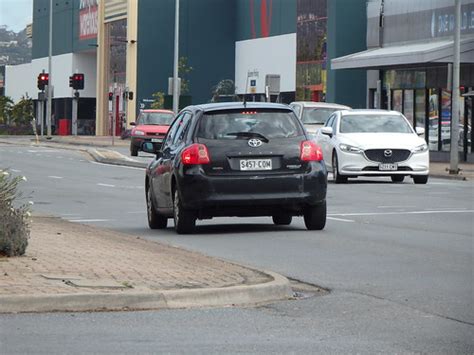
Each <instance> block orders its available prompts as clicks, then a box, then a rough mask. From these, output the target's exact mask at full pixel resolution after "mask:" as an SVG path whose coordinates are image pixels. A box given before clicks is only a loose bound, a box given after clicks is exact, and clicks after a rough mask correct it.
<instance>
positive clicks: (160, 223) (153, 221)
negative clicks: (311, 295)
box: [146, 188, 168, 229]
mask: <svg viewBox="0 0 474 355" xmlns="http://www.w3.org/2000/svg"><path fill="white" fill-rule="evenodd" d="M146 211H147V217H148V226H149V227H150V229H164V228H166V226H167V225H168V218H167V217H165V216H162V215H160V214H159V213H158V212H156V209H155V206H154V205H153V199H152V192H151V188H148V189H147V191H146Z"/></svg>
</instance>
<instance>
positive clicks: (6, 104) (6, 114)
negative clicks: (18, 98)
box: [0, 96, 13, 124]
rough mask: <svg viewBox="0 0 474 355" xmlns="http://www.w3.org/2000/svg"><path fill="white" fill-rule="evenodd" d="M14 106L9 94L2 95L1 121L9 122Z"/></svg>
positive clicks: (0, 105) (0, 102)
mask: <svg viewBox="0 0 474 355" xmlns="http://www.w3.org/2000/svg"><path fill="white" fill-rule="evenodd" d="M12 108H13V100H12V99H11V98H10V97H8V96H0V123H3V124H7V123H8V122H9V119H10V115H11V111H12Z"/></svg>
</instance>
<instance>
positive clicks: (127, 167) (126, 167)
mask: <svg viewBox="0 0 474 355" xmlns="http://www.w3.org/2000/svg"><path fill="white" fill-rule="evenodd" d="M90 163H91V164H96V165H103V166H109V167H113V168H124V169H133V170H144V169H145V168H137V167H134V166H125V165H113V164H104V163H98V162H96V161H91V162H90Z"/></svg>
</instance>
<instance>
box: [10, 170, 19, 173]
mask: <svg viewBox="0 0 474 355" xmlns="http://www.w3.org/2000/svg"><path fill="white" fill-rule="evenodd" d="M10 170H11V171H13V172H14V173H21V170H18V169H10Z"/></svg>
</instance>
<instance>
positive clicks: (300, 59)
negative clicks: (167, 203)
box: [6, 0, 367, 135]
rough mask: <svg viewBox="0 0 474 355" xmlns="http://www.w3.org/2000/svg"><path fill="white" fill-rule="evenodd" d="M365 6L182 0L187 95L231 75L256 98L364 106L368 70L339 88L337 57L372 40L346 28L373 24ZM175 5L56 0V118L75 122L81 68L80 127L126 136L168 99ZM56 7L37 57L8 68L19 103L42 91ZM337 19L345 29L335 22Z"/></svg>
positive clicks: (43, 6)
mask: <svg viewBox="0 0 474 355" xmlns="http://www.w3.org/2000/svg"><path fill="white" fill-rule="evenodd" d="M364 7H365V0H331V1H328V0H225V1H222V0H199V1H197V0H180V31H179V37H180V38H179V57H180V60H181V64H182V68H183V72H182V73H181V74H182V75H181V76H182V83H184V84H185V85H182V92H181V95H182V96H181V100H180V102H181V103H182V104H187V103H195V104H196V103H204V102H209V101H210V100H211V99H212V96H213V89H214V87H215V86H216V85H217V84H218V83H219V82H220V81H222V80H228V79H230V80H232V81H233V82H234V83H235V94H237V95H239V96H240V97H242V96H244V95H247V99H250V100H266V99H267V92H266V87H267V86H269V87H270V88H271V91H272V92H271V93H269V94H270V96H269V97H270V99H271V100H273V101H276V100H278V101H280V102H285V103H289V102H291V101H294V100H314V101H325V100H326V101H327V98H331V100H333V101H334V100H337V101H338V103H342V104H350V105H351V106H353V107H363V106H364V105H365V97H364V96H361V95H360V92H363V91H364V90H365V87H366V77H365V75H362V76H361V75H360V73H359V74H357V73H354V74H351V73H349V74H347V75H348V76H349V79H347V80H348V82H350V83H351V86H350V87H347V86H345V85H336V83H337V81H338V80H341V78H340V77H338V73H336V72H333V71H332V70H330V68H329V66H328V65H327V63H328V61H329V60H330V59H331V58H332V55H339V54H341V53H343V54H345V53H344V52H343V48H346V47H349V48H362V47H365V36H358V37H357V38H356V39H355V38H348V37H347V36H346V37H344V36H343V35H342V34H341V33H342V32H343V31H345V29H346V28H347V26H353V28H354V29H357V28H359V27H361V26H362V27H363V29H364V31H365V25H366V23H367V19H366V12H365V11H359V12H354V11H352V10H351V11H347V9H348V8H351V9H356V8H364ZM174 11H175V0H76V1H70V0H55V1H54V2H53V9H52V12H53V48H52V67H53V70H52V71H53V73H52V80H51V83H52V85H53V86H54V99H53V110H52V111H53V113H54V122H53V124H56V123H57V120H59V119H66V120H71V117H72V109H73V100H75V92H74V90H73V89H71V88H70V87H69V85H68V78H69V76H71V75H72V74H73V73H84V75H85V88H84V90H80V91H79V100H78V107H79V109H78V133H79V134H97V135H110V134H115V135H120V133H121V132H122V131H123V130H124V129H126V128H127V127H128V124H129V123H130V122H132V121H134V120H135V117H136V114H137V113H138V112H139V110H140V109H144V108H149V107H150V105H151V103H152V102H153V101H154V100H155V98H156V97H157V95H165V96H167V95H168V93H169V92H170V87H169V83H170V80H169V78H170V77H172V76H173V50H174ZM49 14H50V9H49V0H34V5H33V26H32V29H33V30H32V33H33V60H32V63H30V64H26V65H24V66H15V67H8V68H7V70H6V71H7V72H6V77H7V83H11V85H8V84H7V92H6V94H7V95H9V96H12V97H13V98H14V99H15V100H16V99H19V97H20V96H21V95H22V94H24V93H25V91H27V92H28V93H29V96H31V97H34V98H37V95H38V89H37V88H36V77H37V76H38V74H39V73H41V72H42V71H43V70H44V71H47V68H48V50H49V46H48V37H49V31H48V30H47V29H48V27H49ZM336 17H337V21H338V22H339V21H341V23H344V24H345V26H343V27H338V26H336V25H335V23H336V21H333V22H332V24H331V19H332V18H334V20H335V19H336ZM357 26H359V27H357ZM351 75H352V76H353V79H352V80H351V79H350V77H351ZM356 75H358V76H357V80H354V78H356ZM9 78H10V80H9ZM20 83H21V84H20ZM331 90H332V92H330V91H331ZM165 103H166V104H167V105H169V104H170V101H169V100H168V101H167V100H165Z"/></svg>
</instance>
